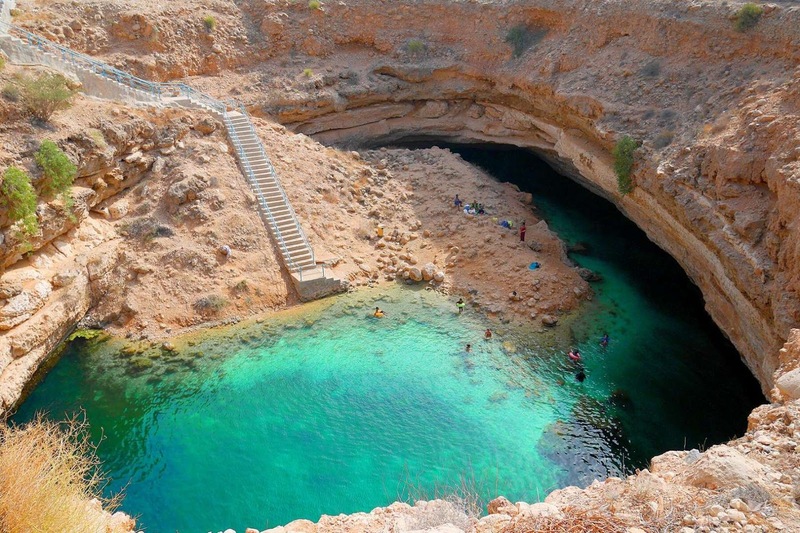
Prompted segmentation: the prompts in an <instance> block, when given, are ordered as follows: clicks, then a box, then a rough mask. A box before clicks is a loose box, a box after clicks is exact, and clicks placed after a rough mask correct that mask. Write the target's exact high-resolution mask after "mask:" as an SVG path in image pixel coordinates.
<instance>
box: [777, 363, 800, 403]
mask: <svg viewBox="0 0 800 533" xmlns="http://www.w3.org/2000/svg"><path fill="white" fill-rule="evenodd" d="M775 387H777V389H778V391H780V393H781V395H782V396H783V400H784V401H789V400H797V399H798V398H800V368H795V369H794V370H792V371H790V372H787V373H785V374H784V375H782V376H781V377H779V378H778V379H777V380H775Z"/></svg>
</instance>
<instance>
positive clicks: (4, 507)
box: [0, 416, 124, 533]
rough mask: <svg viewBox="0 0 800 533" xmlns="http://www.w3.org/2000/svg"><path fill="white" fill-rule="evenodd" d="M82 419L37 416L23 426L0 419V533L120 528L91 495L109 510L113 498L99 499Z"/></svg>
mask: <svg viewBox="0 0 800 533" xmlns="http://www.w3.org/2000/svg"><path fill="white" fill-rule="evenodd" d="M94 451H95V450H94V446H93V445H92V444H91V442H90V441H89V433H88V431H87V425H86V422H85V421H83V420H79V419H77V418H73V419H71V420H68V421H66V422H62V423H59V422H53V421H51V420H46V419H45V418H44V417H42V416H37V418H36V419H35V420H33V421H32V422H30V423H28V424H26V425H24V426H15V425H6V424H5V423H3V422H2V421H0V531H3V532H4V533H27V532H30V531H69V532H70V533H84V532H85V533H90V532H91V533H97V532H109V533H110V532H115V531H124V529H120V526H115V525H113V522H114V521H112V520H111V515H110V514H108V513H104V512H103V511H102V509H101V508H100V506H98V505H93V504H92V503H90V502H91V500H93V499H97V500H99V501H101V502H104V503H105V508H106V509H107V510H113V509H114V508H116V506H117V504H118V503H119V498H118V497H115V498H113V499H112V500H103V498H102V496H101V495H100V493H101V488H102V485H103V478H102V477H101V475H100V473H99V471H98V459H97V456H96V455H95V453H94Z"/></svg>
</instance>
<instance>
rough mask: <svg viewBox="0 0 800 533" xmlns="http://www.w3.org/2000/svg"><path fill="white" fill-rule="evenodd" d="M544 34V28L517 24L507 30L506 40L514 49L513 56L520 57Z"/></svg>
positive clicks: (545, 32)
mask: <svg viewBox="0 0 800 533" xmlns="http://www.w3.org/2000/svg"><path fill="white" fill-rule="evenodd" d="M545 35H547V29H546V28H539V27H536V26H526V25H525V24H519V25H517V26H514V27H513V28H511V29H510V30H508V33H507V34H506V42H507V43H508V44H510V45H511V47H512V48H513V49H514V57H520V56H521V55H522V54H523V53H525V51H526V50H527V49H528V48H530V47H532V46H534V45H535V44H537V43H538V42H539V41H541V40H542V39H543V38H544V36H545Z"/></svg>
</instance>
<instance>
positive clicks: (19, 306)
mask: <svg viewBox="0 0 800 533" xmlns="http://www.w3.org/2000/svg"><path fill="white" fill-rule="evenodd" d="M52 290H53V287H52V286H51V285H50V283H48V282H47V281H44V280H42V281H38V282H37V283H36V285H34V287H33V289H31V290H24V291H22V292H21V293H19V294H17V295H16V296H14V297H13V298H11V299H9V300H8V302H7V303H6V305H4V306H3V307H2V308H0V330H8V329H11V328H13V327H14V326H16V325H18V324H21V323H23V322H25V321H26V320H27V319H29V318H30V317H31V316H32V315H33V314H34V313H35V312H36V311H38V310H39V309H41V308H42V306H44V304H45V302H46V301H47V297H48V296H50V293H51V292H52Z"/></svg>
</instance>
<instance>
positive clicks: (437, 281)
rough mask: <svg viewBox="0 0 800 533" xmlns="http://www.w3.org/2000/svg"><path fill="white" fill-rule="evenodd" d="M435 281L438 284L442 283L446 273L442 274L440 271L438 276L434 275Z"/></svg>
mask: <svg viewBox="0 0 800 533" xmlns="http://www.w3.org/2000/svg"><path fill="white" fill-rule="evenodd" d="M433 281H435V282H436V283H441V282H443V281H444V272H442V271H441V270H440V271H438V272H437V273H436V274H434V275H433Z"/></svg>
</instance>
